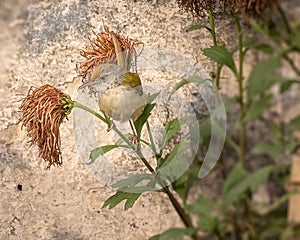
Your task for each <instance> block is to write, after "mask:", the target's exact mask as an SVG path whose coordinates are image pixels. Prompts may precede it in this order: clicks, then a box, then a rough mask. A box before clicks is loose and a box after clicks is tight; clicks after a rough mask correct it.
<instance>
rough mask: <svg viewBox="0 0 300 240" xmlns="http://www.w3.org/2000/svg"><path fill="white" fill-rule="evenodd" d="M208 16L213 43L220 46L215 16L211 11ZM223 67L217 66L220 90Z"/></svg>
mask: <svg viewBox="0 0 300 240" xmlns="http://www.w3.org/2000/svg"><path fill="white" fill-rule="evenodd" d="M208 14H209V23H210V30H211V31H210V33H211V35H212V38H213V43H214V46H218V43H217V37H216V29H215V18H214V15H213V13H212V11H211V10H209V11H208ZM222 67H223V66H222V65H221V64H217V72H216V79H215V84H216V86H217V88H218V89H220V78H221V70H222Z"/></svg>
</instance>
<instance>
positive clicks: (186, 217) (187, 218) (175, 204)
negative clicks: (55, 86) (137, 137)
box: [73, 101, 199, 240]
mask: <svg viewBox="0 0 300 240" xmlns="http://www.w3.org/2000/svg"><path fill="white" fill-rule="evenodd" d="M73 107H78V108H81V109H83V110H85V111H87V112H89V113H91V114H93V115H94V116H96V117H97V118H99V119H100V120H101V121H103V122H105V123H106V124H107V125H108V126H109V127H110V126H112V130H113V131H114V132H115V133H117V134H118V135H119V136H120V137H121V138H122V139H123V140H124V142H126V143H127V144H128V146H130V147H131V148H132V149H133V150H134V151H135V152H136V154H137V155H138V156H139V157H140V159H141V160H142V162H143V163H144V164H145V166H146V167H147V168H148V170H149V171H150V172H151V173H153V174H155V175H157V174H156V173H155V170H154V169H153V168H152V166H151V165H150V163H149V162H148V161H147V159H146V158H145V157H144V155H143V153H142V152H141V150H140V148H139V147H137V148H136V147H135V146H134V145H133V144H132V143H131V141H130V140H129V139H128V138H127V137H126V136H125V135H124V134H123V133H122V132H121V131H120V130H119V129H118V128H117V127H116V126H115V125H113V124H112V122H111V121H110V120H109V119H107V118H104V117H102V116H101V115H100V114H99V113H97V112H95V111H94V110H92V109H90V108H89V107H87V106H85V105H83V104H81V103H78V102H76V101H73ZM148 124H149V123H148ZM151 136H152V135H151ZM152 141H153V138H152ZM156 178H157V179H158V181H159V182H160V183H162V180H161V179H160V178H159V176H156ZM163 191H164V192H165V193H166V194H167V195H168V197H169V199H170V201H171V203H172V205H173V207H174V208H175V210H176V212H177V213H178V215H179V216H180V218H181V220H182V222H183V223H184V225H185V226H186V227H187V228H193V229H195V228H194V226H193V223H192V221H191V218H190V216H189V215H188V214H186V212H185V211H184V209H183V207H182V206H181V205H180V203H179V202H178V201H177V199H176V198H175V196H174V195H173V194H172V192H171V191H170V189H169V187H168V186H165V187H163ZM192 237H193V239H194V240H197V239H199V238H198V236H197V234H196V233H195V234H194V235H193V236H192Z"/></svg>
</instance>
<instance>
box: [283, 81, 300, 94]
mask: <svg viewBox="0 0 300 240" xmlns="http://www.w3.org/2000/svg"><path fill="white" fill-rule="evenodd" d="M295 83H298V84H299V81H297V80H286V81H283V82H282V83H281V84H280V93H284V92H286V91H287V90H289V89H290V88H291V86H293V84H295Z"/></svg>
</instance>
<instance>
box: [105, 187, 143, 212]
mask: <svg viewBox="0 0 300 240" xmlns="http://www.w3.org/2000/svg"><path fill="white" fill-rule="evenodd" d="M140 195H141V193H132V192H123V191H119V190H118V191H117V192H116V193H115V194H114V195H112V196H110V197H109V198H108V199H106V201H105V202H104V204H103V206H102V208H105V207H107V206H108V208H109V209H111V208H114V207H115V206H117V205H118V204H119V203H121V202H122V201H124V200H125V201H126V202H125V210H127V209H129V208H131V207H132V206H133V204H134V203H135V201H136V200H137V199H138V198H139V196H140Z"/></svg>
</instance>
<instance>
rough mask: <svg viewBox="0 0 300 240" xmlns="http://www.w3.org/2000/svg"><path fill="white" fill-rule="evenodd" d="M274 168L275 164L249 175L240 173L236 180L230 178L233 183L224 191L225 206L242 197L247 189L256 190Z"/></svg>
mask: <svg viewBox="0 0 300 240" xmlns="http://www.w3.org/2000/svg"><path fill="white" fill-rule="evenodd" d="M238 164H240V163H238ZM239 168H241V167H239ZM274 169H275V166H266V167H263V168H261V169H259V170H257V171H256V172H253V173H251V174H247V176H244V177H242V175H240V176H239V177H236V179H235V182H233V181H232V180H230V181H231V183H232V184H231V185H230V187H228V188H227V189H226V191H223V204H224V207H225V208H227V206H228V205H230V204H232V203H234V202H236V201H238V200H239V199H241V198H242V196H243V195H244V193H246V191H247V190H251V191H254V190H256V189H257V188H258V187H259V186H260V185H262V184H264V183H265V182H266V181H267V180H268V178H269V176H270V174H271V173H272V171H273V170H274ZM234 170H235V169H234ZM235 171H236V170H235ZM230 175H231V174H230ZM228 178H230V176H228ZM237 179H238V181H237Z"/></svg>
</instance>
